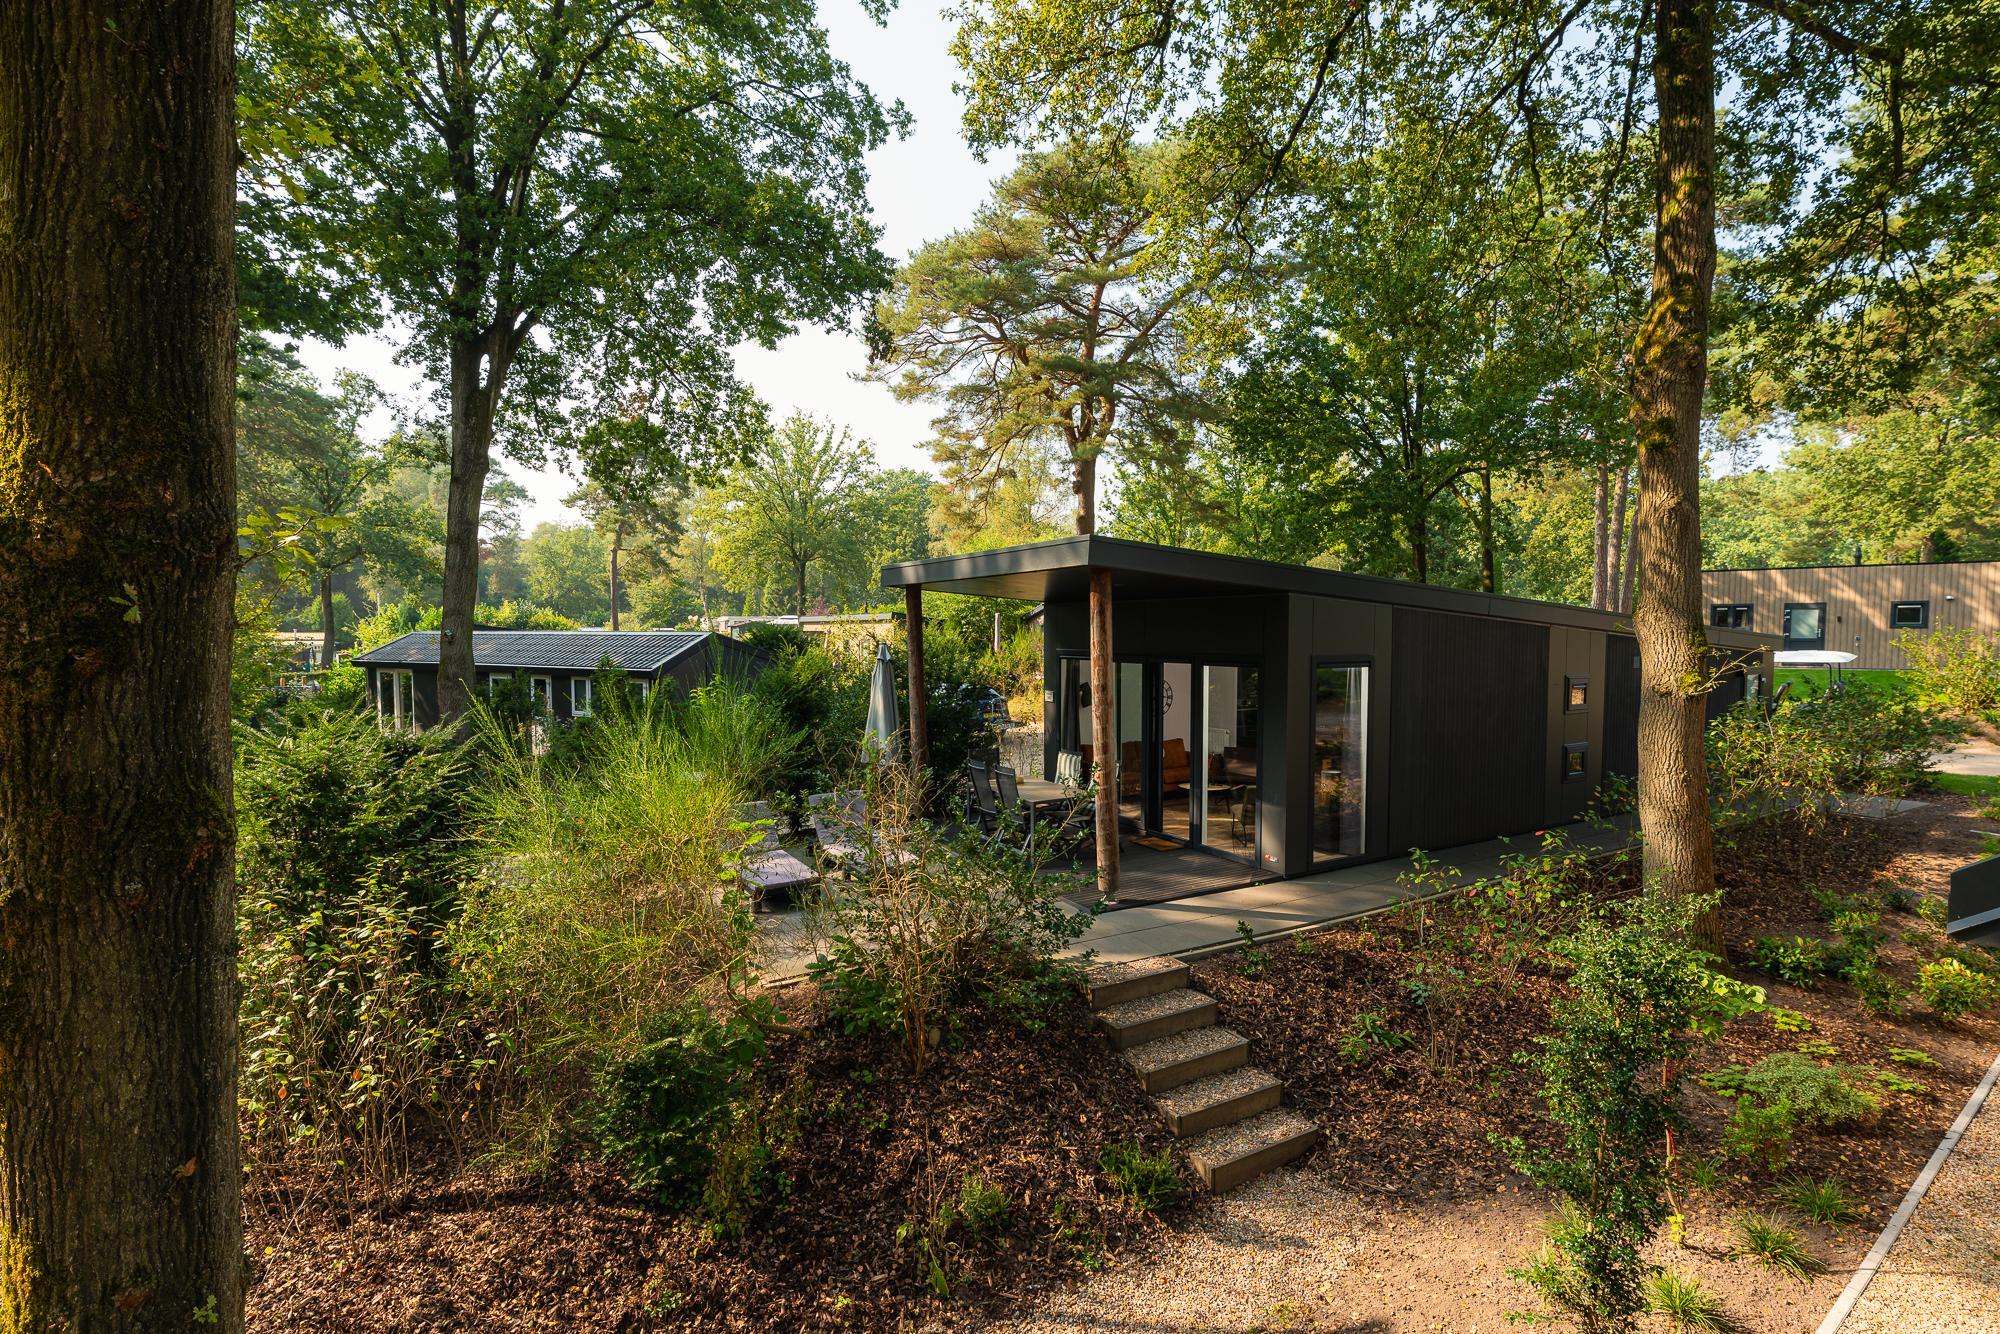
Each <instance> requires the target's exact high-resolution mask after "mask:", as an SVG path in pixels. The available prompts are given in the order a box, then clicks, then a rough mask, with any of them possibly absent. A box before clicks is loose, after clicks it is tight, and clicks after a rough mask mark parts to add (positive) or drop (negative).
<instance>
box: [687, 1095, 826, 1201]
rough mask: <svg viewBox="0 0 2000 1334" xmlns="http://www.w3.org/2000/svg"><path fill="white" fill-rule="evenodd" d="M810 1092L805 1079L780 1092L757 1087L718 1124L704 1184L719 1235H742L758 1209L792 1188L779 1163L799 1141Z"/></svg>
mask: <svg viewBox="0 0 2000 1334" xmlns="http://www.w3.org/2000/svg"><path fill="white" fill-rule="evenodd" d="M809 1094H810V1089H809V1088H808V1086H807V1085H805V1084H803V1083H799V1084H794V1085H792V1086H791V1087H789V1088H786V1089H784V1090H782V1091H780V1092H776V1093H771V1092H763V1091H757V1090H752V1091H750V1092H749V1093H747V1095H745V1096H743V1097H740V1098H738V1099H737V1100H736V1101H735V1102H734V1104H733V1105H732V1106H731V1107H730V1108H729V1110H728V1113H727V1115H726V1117H725V1118H724V1119H723V1120H722V1121H721V1123H720V1124H719V1125H718V1126H716V1127H715V1129H714V1130H713V1132H712V1133H711V1136H710V1139H709V1167H708V1176H707V1179H706V1180H704V1181H703V1182H702V1187H701V1210H702V1212H703V1213H704V1214H706V1215H707V1216H708V1223H709V1228H710V1230H711V1231H712V1232H714V1233H715V1235H717V1236H720V1237H740V1236H742V1235H743V1233H744V1231H745V1230H746V1229H747V1228H748V1226H749V1222H750V1214H751V1211H752V1210H753V1209H755V1208H756V1207H757V1206H758V1205H759V1204H761V1203H763V1202H765V1201H767V1200H769V1199H770V1198H771V1197H773V1196H781V1195H783V1194H784V1192H785V1191H787V1190H789V1189H790V1186H791V1183H790V1182H789V1181H788V1180H787V1179H786V1178H785V1177H784V1176H783V1175H782V1174H780V1173H779V1171H778V1170H777V1163H778V1160H779V1159H780V1158H781V1157H782V1156H783V1155H784V1154H785V1153H786V1152H787V1151H788V1150H789V1149H791V1148H792V1147H793V1145H795V1144H797V1143H798V1139H799V1135H800V1133H801V1131H802V1128H803V1126H804V1123H805V1119H806V1107H807V1099H808V1096H809Z"/></svg>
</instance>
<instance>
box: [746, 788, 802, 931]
mask: <svg viewBox="0 0 2000 1334" xmlns="http://www.w3.org/2000/svg"><path fill="white" fill-rule="evenodd" d="M736 818H737V819H738V820H740V821H742V822H744V823H745V824H751V823H755V824H757V825H758V826H759V828H758V829H757V831H756V833H755V834H754V836H753V837H752V840H751V842H750V844H749V845H748V846H747V847H745V848H744V850H743V862H742V864H741V865H740V866H738V867H737V870H736V879H737V883H738V884H740V885H741V886H742V887H743V890H744V892H745V893H747V894H748V895H749V896H750V903H751V906H752V907H753V908H756V909H758V910H760V911H768V910H769V909H770V908H771V907H772V906H773V903H774V902H785V903H795V902H797V901H798V895H799V893H800V892H801V891H803V890H806V889H810V888H811V887H812V886H814V885H816V884H818V883H819V878H820V877H819V872H818V871H815V870H814V869H813V868H812V867H811V866H808V865H807V864H806V863H805V861H804V860H802V859H801V858H799V857H798V856H796V855H794V854H793V853H792V852H790V851H789V850H787V849H786V847H785V845H784V844H782V843H780V842H779V841H778V822H777V817H776V815H775V814H774V813H773V812H772V810H771V803H770V802H768V801H752V802H748V803H746V804H744V805H742V806H738V807H737V808H736Z"/></svg>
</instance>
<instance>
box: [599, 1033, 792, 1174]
mask: <svg viewBox="0 0 2000 1334" xmlns="http://www.w3.org/2000/svg"><path fill="white" fill-rule="evenodd" d="M759 1017H760V1016H758V1015H757V1014H755V1013H752V1012H738V1013H735V1014H729V1015H724V1016H722V1017H720V1018H718V1017H716V1016H714V1015H711V1014H710V1013H709V1012H708V1011H707V1010H706V1009H704V1008H703V1007H702V1006H701V1005H699V1004H698V1003H695V1002H693V1001H688V1002H684V1003H683V1004H681V1005H679V1006H676V1007H675V1008H674V1009H671V1010H668V1011H665V1012H663V1013H661V1014H657V1015H655V1016H653V1017H652V1018H651V1019H649V1020H648V1021H647V1022H646V1024H645V1026H644V1028H643V1029H642V1031H641V1034H640V1046H639V1049H638V1050H637V1051H636V1052H634V1053H633V1054H632V1055H631V1056H629V1057H627V1058H625V1059H624V1060H622V1061H619V1062H618V1063H616V1064H615V1065H612V1066H611V1067H609V1068H608V1069H607V1070H606V1071H605V1072H604V1075H603V1077H602V1078H601V1079H600V1080H599V1081H598V1086H597V1092H596V1096H595V1099H594V1103H595V1105H594V1107H593V1110H592V1114H591V1118H590V1120H591V1129H592V1132H593V1134H594V1135H595V1138H596V1141H597V1144H598V1147H599V1148H600V1149H602V1150H603V1152H604V1153H605V1155H606V1156H607V1157H608V1158H610V1159H611V1160H612V1161H613V1162H615V1163H617V1165H618V1166H619V1168H620V1170H622V1171H623V1172H624V1174H625V1178H626V1180H627V1181H629V1182H630V1183H631V1185H632V1187H633V1188H634V1189H635V1190H641V1191H645V1192H647V1193H649V1194H651V1195H653V1196H655V1197H656V1198H658V1199H659V1200H660V1201H661V1202H662V1203H664V1204H670V1205H682V1204H687V1203H691V1202H692V1201H693V1200H694V1199H695V1198H696V1197H697V1193H698V1192H699V1191H700V1190H701V1188H702V1186H703V1183H704V1182H705V1181H706V1180H707V1178H708V1175H709V1169H710V1167H711V1166H712V1165H713V1164H714V1162H715V1143H716V1140H717V1139H718V1137H719V1136H720V1135H721V1133H722V1132H723V1131H724V1130H726V1129H727V1128H728V1127H729V1126H730V1124H731V1121H732V1119H733V1117H734V1113H735V1107H736V1103H737V1101H738V1100H739V1099H741V1098H742V1097H743V1096H744V1095H745V1094H746V1093H747V1092H748V1090H749V1089H750V1087H751V1082H752V1067H753V1066H754V1065H755V1063H756V1061H757V1059H758V1057H760V1056H762V1055H763V1054H764V1046H765V1040H764V1029H763V1027H762V1025H761V1024H760V1023H759V1022H758V1019H759Z"/></svg>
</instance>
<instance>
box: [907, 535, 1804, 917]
mask: <svg viewBox="0 0 2000 1334" xmlns="http://www.w3.org/2000/svg"><path fill="white" fill-rule="evenodd" d="M1093 570H1096V571H1098V572H1099V573H1100V574H1101V575H1108V578H1109V587H1110V598H1111V626H1112V633H1111V643H1112V646H1113V657H1114V659H1115V667H1114V688H1113V692H1112V700H1111V705H1110V707H1111V708H1112V709H1113V711H1114V712H1115V714H1116V726H1115V736H1116V739H1117V751H1118V753H1117V755H1116V756H1115V762H1114V764H1113V765H1112V767H1111V777H1110V778H1109V779H1108V780H1107V781H1108V783H1109V784H1110V786H1111V787H1112V788H1113V790H1114V792H1115V798H1116V801H1117V803H1118V812H1119V817H1120V825H1121V826H1122V827H1123V829H1124V830H1125V831H1126V832H1128V833H1131V834H1135V835H1137V836H1139V837H1142V838H1147V839H1154V840H1160V841H1163V842H1166V843H1171V844H1184V845H1187V846H1190V847H1195V848H1200V849H1204V850H1206V851H1208V852H1211V853H1213V854H1215V855H1217V856H1220V857H1225V858H1230V859H1234V860H1236V861H1239V862H1242V863H1244V864H1245V865H1246V867H1249V868H1254V870H1255V871H1256V872H1257V873H1259V874H1263V875H1276V876H1286V877H1289V876H1296V875H1303V874H1307V873H1309V872H1311V871H1314V870H1316V869H1320V868H1323V867H1330V866H1334V865H1338V864H1341V863H1345V862H1350V861H1357V860H1365V859H1371V858H1380V857H1389V856H1399V855H1402V854H1404V853H1407V852H1408V851H1409V850H1410V849H1411V848H1448V847H1453V846H1457V845H1461V844H1466V843H1474V842H1479V841H1482V840H1485V839H1489V838H1494V837H1498V836H1502V835H1509V834H1519V833H1525V832H1529V831H1532V830H1536V829H1541V828H1546V827H1548V826H1550V825H1556V824H1561V823H1564V822H1566V821H1571V820H1575V819H1577V818H1578V817H1579V816H1581V815H1582V814H1583V812H1584V810H1585V807H1586V806H1587V805H1588V804H1589V802H1590V799H1591V796H1592V794H1593V793H1595V792H1596V791H1597V790H1598V788H1599V787H1600V785H1602V784H1603V782H1604V781H1605V779H1606V777H1607V775H1612V774H1623V775H1628V776H1629V775H1631V774H1632V773H1633V772H1634V770H1635V769H1636V768H1637V759H1638V732H1637V720H1638V705H1639V661H1638V648H1637V645H1636V643H1635V642H1634V640H1633V639H1632V637H1631V634H1630V626H1629V622H1628V621H1627V620H1626V618H1623V617H1620V616H1615V615H1611V614H1609V613H1605V612H1597V611H1591V610H1588V609H1585V608H1581V607H1571V606H1563V605H1558V604H1553V603H1544V602H1532V601H1528V600H1526V599H1522V598H1510V597H1499V596H1493V595H1489V594H1483V593H1472V592H1465V591H1462V590H1457V589H1448V588H1438V587H1434V586H1431V585H1424V584H1411V583H1404V582H1401V581H1398V580H1393V579H1378V578H1371V577H1369V576H1365V575H1355V574H1344V573H1339V572H1335V571H1330V570H1320V569H1312V568H1308V567H1304V566H1297V565H1282V564H1277V563H1275V562H1270V561H1259V560H1249V559H1244V558H1241V557H1234V556H1219V555H1212V554H1208V553H1203V552H1194V551H1183V550H1178V549H1175V548H1169V547H1157V546H1149V545H1145V544H1142V543H1136V542H1125V541H1119V540H1116V539H1111V538H1103V537H1087V538H1084V537H1078V538H1067V539H1063V540H1061V541H1055V542H1042V543H1035V544H1032V545H1028V546H1019V547H1007V548H1003V549H1000V550H997V551H983V552H977V553H974V554H971V555H965V556H954V557H947V558H943V559H938V560H929V561H919V562H912V563H909V564H904V565H893V566H890V567H889V568H888V569H886V570H885V571H884V572H883V583H884V584H885V585H887V586H889V587H900V588H905V589H921V590H928V591H933V592H944V593H970V594H977V595H983V596H988V597H1004V598H1016V599H1021V600H1025V601H1034V602H1040V603H1042V604H1043V605H1044V617H1043V624H1044V651H1045V663H1044V668H1045V675H1044V678H1043V679H1044V687H1045V688H1044V695H1043V712H1044V724H1045V733H1044V736H1045V754H1044V757H1043V758H1044V762H1045V764H1046V766H1047V767H1046V769H1045V773H1046V774H1047V775H1048V776H1053V775H1054V774H1055V772H1056V760H1057V757H1058V755H1060V754H1061V753H1062V752H1065V751H1073V752H1080V753H1082V754H1083V756H1084V757H1085V761H1086V767H1087V766H1088V764H1089V763H1090V762H1091V761H1094V760H1095V758H1096V757H1095V755H1094V753H1093V746H1092V737H1093V735H1094V731H1093V724H1094V721H1095V718H1094V714H1093V710H1094V709H1095V708H1097V707H1098V706H1099V702H1098V701H1097V700H1095V699H1093V698H1092V695H1091V690H1090V673H1089V651H1090V636H1089V622H1088V597H1089V591H1088V590H1089V579H1090V574H1091V572H1092V571H1093ZM1710 641H1711V643H1712V644H1713V645H1714V646H1715V648H1716V649H1717V659H1716V666H1717V668H1718V669H1719V670H1721V671H1722V672H1723V674H1724V675H1723V684H1722V686H1721V688H1719V689H1717V690H1716V691H1714V692H1713V693H1712V694H1711V695H1710V697H1709V704H1710V710H1711V712H1712V713H1713V712H1719V711H1720V710H1721V709H1723V708H1726V707H1727V706H1728V705H1729V704H1731V703H1733V702H1735V701H1736V700H1739V699H1742V698H1745V697H1747V696H1749V695H1752V694H1755V693H1758V692H1759V691H1760V690H1761V689H1762V685H1763V683H1764V682H1765V681H1767V680H1768V679H1769V672H1770V662H1769V653H1770V651H1771V650H1772V649H1773V648H1774V647H1775V641H1774V640H1773V638H1772V637H1771V636H1768V635H1759V634H1755V633H1749V632H1744V631H1737V630H1728V629H1717V630H1713V631H1711V632H1710Z"/></svg>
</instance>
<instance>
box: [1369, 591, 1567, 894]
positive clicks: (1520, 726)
mask: <svg viewBox="0 0 2000 1334" xmlns="http://www.w3.org/2000/svg"><path fill="white" fill-rule="evenodd" d="M1394 644H1395V658H1394V661H1395V664H1396V682H1395V695H1394V719H1393V722H1392V725H1391V727H1390V733H1391V737H1390V743H1391V745H1392V747H1393V750H1392V752H1391V754H1390V757H1389V774H1390V778H1389V790H1390V791H1389V847H1388V848H1387V851H1388V852H1390V853H1392V854H1396V853H1402V852H1404V851H1407V850H1408V849H1410V848H1413V847H1421V848H1449V847H1453V846H1456V845H1458V844H1462V843H1476V842H1479V841H1481V840H1484V839H1488V838H1493V837H1496V836H1498V835H1502V834H1514V833H1521V832H1524V831H1527V830H1531V829H1537V828H1540V827H1541V825H1542V823H1543V819H1544V811H1543V800H1544V794H1545V791H1546V782H1545V778H1546V774H1545V772H1544V770H1545V766H1546V765H1547V764H1548V763H1549V762H1550V761H1549V755H1548V746H1549V743H1548V735H1549V733H1548V708H1549V700H1548V693H1549V686H1548V681H1549V628H1548V627H1547V626H1545V625H1531V624H1525V623H1522V622H1519V621H1500V620H1487V619H1484V618H1481V617H1474V616H1457V615H1452V614H1450V613H1447V612H1430V611H1416V610H1412V609H1410V608H1406V607H1398V608H1397V609H1396V622H1395V631H1394Z"/></svg>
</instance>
